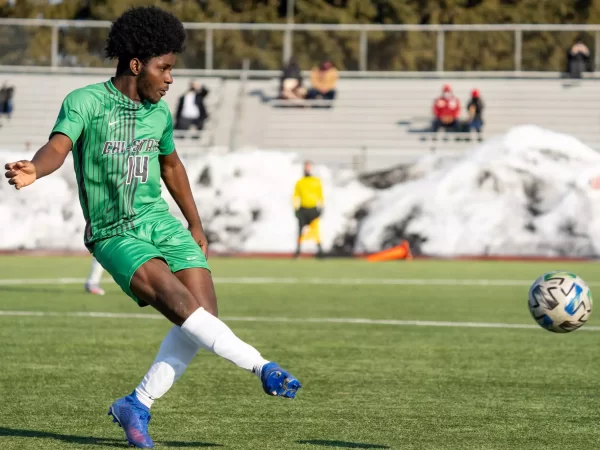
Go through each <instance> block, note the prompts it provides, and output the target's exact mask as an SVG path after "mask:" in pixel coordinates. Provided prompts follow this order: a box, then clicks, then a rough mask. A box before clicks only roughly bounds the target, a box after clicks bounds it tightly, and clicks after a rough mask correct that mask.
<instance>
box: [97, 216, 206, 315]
mask: <svg viewBox="0 0 600 450" xmlns="http://www.w3.org/2000/svg"><path fill="white" fill-rule="evenodd" d="M93 254H94V256H95V257H96V259H97V260H98V262H100V264H102V267H104V268H105V269H106V271H107V272H108V273H110V274H111V275H112V277H113V278H114V280H115V281H116V282H117V284H118V285H119V286H120V287H121V289H122V290H123V292H125V293H126V294H127V295H128V296H130V297H131V298H132V299H133V300H135V302H136V303H137V304H138V305H139V306H147V303H145V302H144V301H142V300H140V299H139V298H137V297H136V296H135V295H134V294H133V292H131V287H130V285H131V278H132V277H133V274H134V273H135V272H136V270H138V269H139V268H140V266H141V265H142V264H144V263H145V262H147V261H149V260H150V259H152V258H159V259H162V260H164V261H165V262H166V263H167V264H168V265H169V268H170V269H171V272H178V271H180V270H183V269H191V268H202V269H207V270H210V268H209V266H208V262H207V261H206V257H205V256H204V253H203V252H202V249H201V248H200V246H199V245H198V244H197V243H196V241H194V239H193V238H192V234H191V233H190V232H189V231H188V230H187V229H186V228H185V227H184V226H183V224H182V223H181V222H180V221H179V220H177V219H176V218H175V217H173V216H172V215H170V214H165V215H164V217H161V218H159V219H158V220H154V221H152V222H147V223H142V224H140V225H139V226H138V227H136V228H134V229H132V230H129V231H126V232H125V233H123V234H120V235H118V236H113V237H109V238H106V239H102V240H100V241H97V242H95V243H94V248H93Z"/></svg>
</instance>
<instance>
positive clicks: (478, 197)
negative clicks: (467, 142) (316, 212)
mask: <svg viewBox="0 0 600 450" xmlns="http://www.w3.org/2000/svg"><path fill="white" fill-rule="evenodd" d="M437 159H438V158H435V157H433V158H425V159H424V160H422V161H421V162H420V163H418V164H417V165H415V166H414V167H413V168H411V171H412V172H414V173H420V174H421V175H420V176H417V179H413V180H411V181H408V182H404V183H399V184H396V185H394V186H392V187H391V188H389V189H387V190H385V191H382V192H381V193H380V195H378V196H377V198H376V199H375V200H374V201H373V202H372V203H371V204H369V205H368V210H367V212H368V214H367V216H366V218H365V219H364V220H363V221H362V223H361V224H360V229H359V231H358V236H357V244H356V248H355V250H356V251H375V250H378V249H380V248H382V247H387V246H391V245H394V244H396V243H397V242H398V241H399V240H400V239H401V238H408V239H409V240H410V241H411V242H412V243H413V246H414V247H416V248H417V251H420V252H422V253H424V254H430V255H440V256H457V255H492V254H493V255H541V256H560V255H570V256H589V255H592V254H598V253H600V202H599V200H600V191H596V190H593V189H591V188H590V186H589V181H590V179H591V178H592V177H595V176H598V175H600V154H599V153H597V152H595V151H594V150H592V149H590V148H589V147H586V146H585V145H583V144H582V143H581V142H579V141H578V140H576V139H575V138H572V137H570V136H566V135H562V134H558V133H553V132H550V131H547V130H544V129H541V128H538V127H534V126H522V127H516V128H514V129H512V130H511V131H509V132H508V133H507V134H505V135H502V136H499V137H497V138H494V139H491V140H489V141H487V142H485V143H483V144H481V145H480V146H478V147H477V148H475V149H474V150H473V151H471V152H469V153H468V154H466V155H465V156H464V157H461V158H459V159H456V160H445V161H444V163H443V164H441V165H440V164H436V162H439V161H436V160H437ZM419 166H422V167H426V168H431V167H434V169H433V170H430V171H421V170H419Z"/></svg>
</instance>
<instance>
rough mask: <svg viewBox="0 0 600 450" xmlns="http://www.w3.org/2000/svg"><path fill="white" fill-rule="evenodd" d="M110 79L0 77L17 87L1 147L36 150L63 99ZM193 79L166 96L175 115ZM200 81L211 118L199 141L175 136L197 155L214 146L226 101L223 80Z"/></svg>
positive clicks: (183, 147)
mask: <svg viewBox="0 0 600 450" xmlns="http://www.w3.org/2000/svg"><path fill="white" fill-rule="evenodd" d="M108 78H109V76H108V75H58V74H57V75H41V74H40V75H38V74H0V80H1V81H7V82H8V83H9V84H11V85H13V86H15V96H14V106H15V108H14V112H13V114H12V118H11V119H10V120H2V127H1V128H0V147H1V148H2V149H4V150H15V151H22V150H27V151H35V150H37V148H39V147H40V146H41V145H43V144H44V143H45V142H46V140H47V138H48V134H49V132H50V130H51V129H52V126H53V125H54V121H55V120H56V116H57V114H58V111H59V109H60V105H61V103H62V100H63V99H64V97H65V96H66V95H67V94H68V93H69V92H70V91H72V90H74V89H77V88H80V87H83V86H86V85H88V84H92V83H99V82H102V81H105V80H107V79H108ZM192 79H193V78H192V77H180V78H178V80H177V83H176V84H173V85H172V87H171V89H170V90H169V93H168V95H167V96H166V97H165V100H166V101H167V103H168V104H169V108H170V110H171V112H172V114H173V115H175V113H176V110H177V102H178V100H179V96H180V95H181V94H183V93H184V92H185V91H186V90H187V89H188V87H189V82H190V80H192ZM201 82H202V83H203V84H204V85H205V86H206V87H207V88H208V89H209V90H210V94H209V95H208V96H207V98H206V100H205V104H206V107H207V109H208V111H209V114H210V119H209V120H208V121H207V122H206V123H205V127H204V130H202V132H201V133H199V139H192V138H191V137H183V136H185V133H178V134H176V135H179V136H182V138H177V139H176V144H177V147H178V148H179V149H180V151H181V152H182V153H193V152H197V151H198V149H200V148H205V147H207V146H211V145H213V139H214V136H215V130H216V129H217V127H218V119H219V107H220V106H221V102H222V100H223V99H222V93H223V89H221V85H222V81H221V79H220V78H202V80H201ZM0 84H1V83H0Z"/></svg>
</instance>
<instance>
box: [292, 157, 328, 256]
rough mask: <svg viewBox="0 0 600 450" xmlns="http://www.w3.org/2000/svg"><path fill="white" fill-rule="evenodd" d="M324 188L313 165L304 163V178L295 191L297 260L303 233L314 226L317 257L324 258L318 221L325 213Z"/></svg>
mask: <svg viewBox="0 0 600 450" xmlns="http://www.w3.org/2000/svg"><path fill="white" fill-rule="evenodd" d="M323 205H324V202H323V188H322V187H321V180H319V179H318V178H317V177H315V176H313V175H312V163H311V162H310V161H305V162H304V176H303V177H302V178H300V179H299V180H298V181H297V182H296V187H295V189H294V209H295V210H296V217H297V218H298V246H297V247H296V258H297V257H298V256H300V244H301V242H302V231H303V230H304V227H305V226H311V224H312V226H314V227H315V228H314V230H315V240H316V241H317V247H318V253H317V257H321V256H323V249H322V248H321V236H320V232H319V229H318V222H317V223H313V222H314V221H315V220H317V219H318V218H319V217H320V216H321V213H322V211H323Z"/></svg>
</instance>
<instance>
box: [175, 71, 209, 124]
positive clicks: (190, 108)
mask: <svg viewBox="0 0 600 450" xmlns="http://www.w3.org/2000/svg"><path fill="white" fill-rule="evenodd" d="M208 92H209V91H208V89H206V88H205V87H204V86H201V85H200V84H199V83H197V82H191V83H190V89H189V90H188V91H187V92H186V93H185V94H183V95H182V96H181V97H180V98H179V105H178V106H177V114H176V115H175V129H176V130H189V129H190V128H192V127H195V128H196V129H197V130H202V128H204V122H205V121H206V119H208V112H207V111H206V107H205V106H204V98H205V97H206V96H207V95H208Z"/></svg>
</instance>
